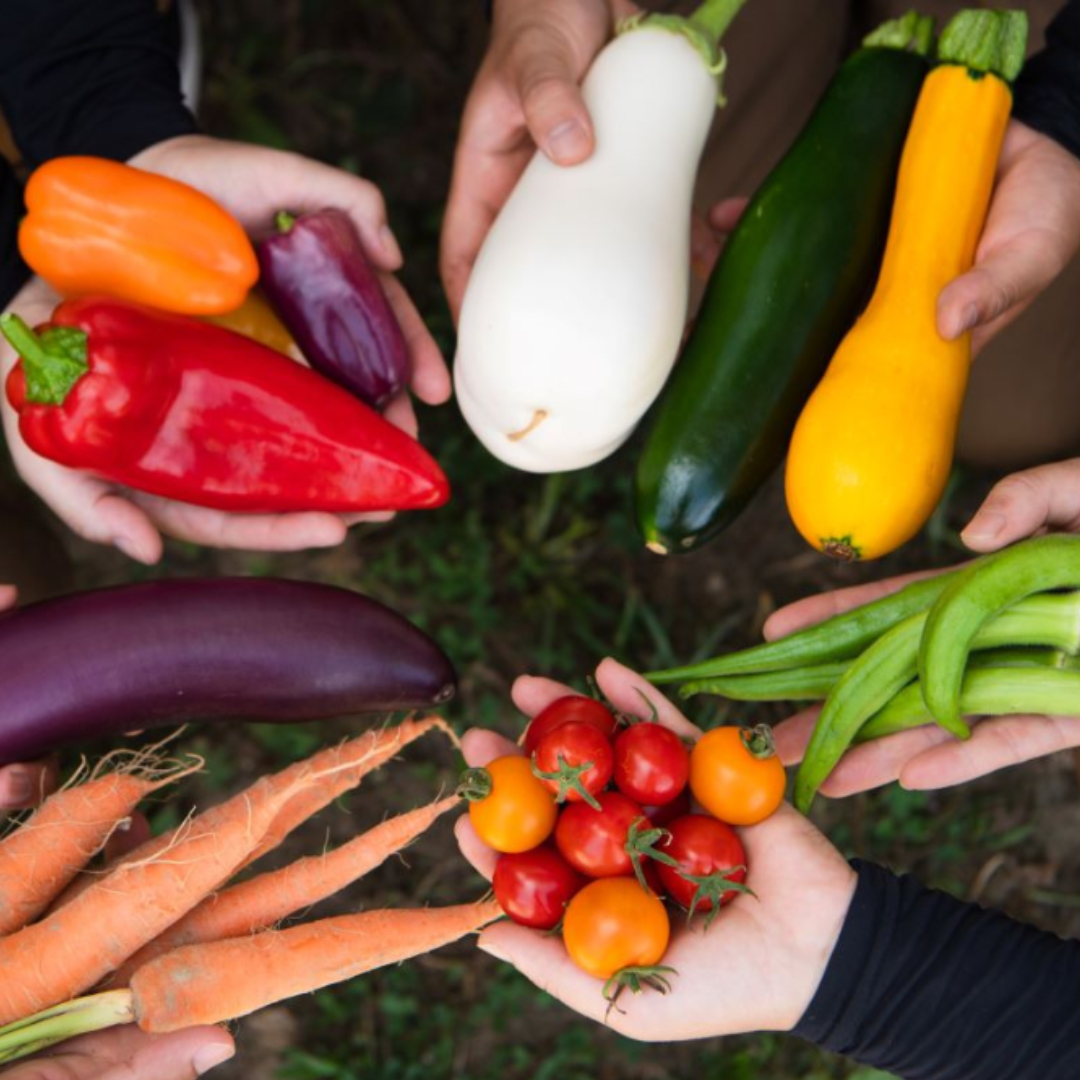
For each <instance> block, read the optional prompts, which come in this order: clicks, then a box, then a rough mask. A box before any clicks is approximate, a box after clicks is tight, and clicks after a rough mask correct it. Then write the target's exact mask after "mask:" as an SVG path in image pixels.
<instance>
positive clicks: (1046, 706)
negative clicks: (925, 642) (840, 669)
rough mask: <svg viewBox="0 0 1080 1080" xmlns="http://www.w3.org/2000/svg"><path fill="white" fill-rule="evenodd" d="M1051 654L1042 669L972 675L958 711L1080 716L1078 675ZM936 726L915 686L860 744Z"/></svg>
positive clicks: (872, 723)
mask: <svg viewBox="0 0 1080 1080" xmlns="http://www.w3.org/2000/svg"><path fill="white" fill-rule="evenodd" d="M1047 652H1048V658H1047V664H1045V665H1041V666H1036V665H1034V664H1032V665H1031V666H1026V667H1014V666H1008V667H997V668H994V667H989V668H983V667H977V668H973V669H971V670H970V671H968V673H967V674H966V675H965V676H964V682H963V687H962V690H961V693H960V708H961V709H962V710H963V712H964V713H966V714H968V715H970V716H1011V715H1023V714H1025V713H1033V714H1039V715H1048V716H1080V671H1077V670H1076V669H1075V668H1069V667H1065V668H1063V667H1059V666H1056V663H1055V662H1054V661H1053V660H1052V659H1051V658H1052V657H1054V656H1055V654H1054V653H1053V651H1052V650H1048V651H1047ZM1056 656H1058V657H1060V656H1061V654H1060V653H1057V654H1056ZM932 720H933V717H932V716H931V715H930V712H929V710H928V709H927V707H926V702H925V701H924V700H923V695H922V687H921V686H920V685H919V683H918V682H913V683H912V684H911V685H910V686H906V687H904V689H903V690H901V691H900V693H898V694H897V695H896V696H895V697H894V698H893V699H892V701H890V702H889V703H888V704H887V705H886V706H885V707H884V708H882V709H880V710H879V711H878V712H877V713H876V714H875V715H874V716H872V717H871V718H870V719H869V720H868V721H867V722H866V724H865V725H864V726H863V728H862V730H861V731H860V732H859V734H858V738H857V741H858V742H868V741H869V740H871V739H881V738H884V737H885V736H886V735H893V734H895V733H896V732H898V731H908V730H909V729H911V728H916V727H922V726H923V725H924V724H928V723H931V722H932Z"/></svg>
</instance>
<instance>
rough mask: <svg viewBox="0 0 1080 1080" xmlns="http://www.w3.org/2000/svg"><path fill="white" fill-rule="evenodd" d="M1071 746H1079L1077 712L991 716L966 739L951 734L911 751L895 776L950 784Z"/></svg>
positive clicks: (907, 781) (906, 783)
mask: <svg viewBox="0 0 1080 1080" xmlns="http://www.w3.org/2000/svg"><path fill="white" fill-rule="evenodd" d="M1075 746H1080V719H1077V718H1076V717H1063V716H1000V717H994V718H992V719H988V720H983V721H981V722H980V723H979V724H977V725H976V727H975V729H974V731H973V732H972V735H971V738H970V739H966V740H963V741H960V740H951V741H949V742H945V743H943V744H942V745H940V746H936V747H934V748H933V749H931V750H927V751H926V752H925V753H922V754H919V755H917V756H915V757H913V758H912V759H911V760H910V761H908V762H907V764H906V765H904V767H903V768H902V769H901V770H900V774H899V780H900V783H901V785H902V786H903V787H905V788H908V789H909V790H911V791H924V790H928V789H931V788H942V787H951V786H952V785H954V784H962V783H965V782H966V781H968V780H973V779H975V778H976V777H978V776H986V775H987V774H988V773H992V772H996V771H997V770H998V769H1004V768H1007V767H1008V766H1010V765H1018V764H1020V763H1021V762H1023V761H1032V760H1033V759H1035V758H1038V757H1043V756H1045V755H1046V754H1053V753H1056V752H1057V751H1059V750H1067V749H1070V748H1072V747H1075Z"/></svg>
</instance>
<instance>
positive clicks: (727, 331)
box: [635, 13, 932, 554]
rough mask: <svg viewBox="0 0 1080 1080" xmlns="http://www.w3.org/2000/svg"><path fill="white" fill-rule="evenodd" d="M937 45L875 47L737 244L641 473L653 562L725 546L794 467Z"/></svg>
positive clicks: (881, 42)
mask: <svg viewBox="0 0 1080 1080" xmlns="http://www.w3.org/2000/svg"><path fill="white" fill-rule="evenodd" d="M931 37H932V22H931V20H929V19H927V18H925V17H923V16H918V15H916V14H914V13H912V14H910V15H908V16H906V17H905V18H904V19H900V20H896V21H894V22H892V23H887V24H886V25H885V26H883V27H881V28H880V29H879V30H878V31H877V32H875V34H872V35H871V36H870V37H869V38H867V40H866V43H865V44H864V46H863V47H862V48H860V49H859V50H858V51H856V52H855V53H854V54H853V55H852V56H850V57H849V58H848V59H847V60H846V61H845V62H844V64H843V65H842V66H841V68H840V70H839V71H838V72H837V74H836V75H835V77H834V78H833V80H832V82H831V83H830V85H829V87H828V88H827V89H826V91H825V94H824V96H823V97H822V99H821V100H820V102H819V103H818V105H817V108H816V109H815V111H814V113H813V115H812V116H811V118H810V120H809V122H808V123H807V126H806V127H805V128H804V129H803V131H802V133H801V134H800V135H799V137H798V139H797V140H796V142H795V143H794V145H793V146H792V147H791V149H790V150H789V151H788V153H787V155H786V156H785V157H784V158H783V160H781V162H780V164H779V165H777V167H776V168H775V169H774V170H773V172H772V173H771V174H770V175H769V177H768V178H767V179H766V180H765V182H764V183H763V184H762V186H761V188H760V189H759V190H758V192H757V194H756V195H755V196H754V198H753V199H752V201H751V202H750V204H749V206H748V207H747V208H746V211H745V212H744V213H743V215H742V218H741V220H740V221H739V224H738V226H737V227H736V229H735V231H734V232H733V233H732V235H731V237H730V238H729V240H728V242H727V245H726V247H725V250H724V253H723V255H722V256H721V258H720V260H719V262H718V263H717V265H716V268H715V269H714V270H713V273H712V276H711V277H710V279H709V284H708V288H707V290H706V293H705V296H704V298H703V300H702V304H701V308H700V310H699V312H698V315H697V320H696V322H695V325H694V329H693V331H692V333H691V335H690V338H689V341H688V342H687V345H686V348H685V351H684V353H683V356H682V358H681V359H680V361H679V363H678V365H677V366H676V368H675V371H674V374H673V375H672V378H671V380H670V382H669V384H668V386H667V388H666V390H665V391H664V394H663V395H662V397H661V399H660V402H659V404H658V406H657V411H656V412H655V419H654V421H653V422H652V426H651V429H650V431H649V435H648V437H647V440H646V444H645V448H644V450H643V452H642V456H641V459H640V461H639V464H638V470H637V481H636V488H635V499H636V507H637V519H638V526H639V528H640V530H641V533H642V535H643V537H644V539H645V542H646V544H647V545H648V546H649V547H650V548H651V549H652V550H653V551H656V552H658V553H660V554H666V553H668V552H685V551H690V550H692V549H693V548H696V547H698V546H700V545H701V544H703V543H704V542H705V541H706V540H708V539H710V538H711V537H713V536H715V535H716V534H717V533H718V532H719V531H720V530H721V529H723V528H724V527H725V526H726V525H727V524H729V523H730V522H731V521H732V520H733V519H734V518H735V516H736V515H737V514H738V513H739V512H740V511H741V510H742V508H743V507H744V506H745V505H746V503H747V502H748V501H749V499H750V498H751V496H752V495H753V494H754V493H755V492H756V491H757V489H758V488H759V487H760V486H761V484H762V483H764V481H765V480H766V479H767V478H768V476H769V474H770V473H771V472H772V471H773V470H774V469H775V468H776V466H777V465H779V464H780V462H781V460H782V459H783V457H784V454H785V453H786V451H787V445H788V441H789V439H790V437H791V432H792V429H793V428H794V426H795V421H796V420H797V419H798V416H799V412H800V410H801V409H802V407H803V405H804V404H805V402H806V400H807V398H808V397H809V396H810V394H811V392H812V391H813V389H814V387H815V385H816V384H817V382H818V380H819V379H820V377H821V375H822V373H823V372H824V370H825V367H826V365H827V364H828V362H829V359H830V358H831V357H832V355H833V353H834V351H835V350H836V347H837V346H838V345H839V344H840V341H841V339H842V338H843V336H844V334H845V333H846V332H847V330H848V329H849V328H850V327H851V325H852V323H853V322H854V321H855V318H856V316H857V315H858V313H859V310H860V309H861V307H862V304H863V303H864V302H865V300H866V297H867V295H868V293H869V290H870V287H871V286H872V285H873V283H874V279H875V277H876V274H877V268H878V264H879V263H880V260H881V253H882V250H883V247H884V243H885V236H886V232H887V230H888V225H889V213H890V209H891V203H892V195H893V188H894V186H895V180H896V171H897V167H898V165H899V161H900V152H901V150H902V148H903V145H904V137H905V135H906V133H907V130H908V126H909V123H910V121H911V116H912V113H913V111H914V108H915V102H916V99H917V98H918V95H919V89H920V87H921V85H922V81H923V78H924V77H925V75H926V73H927V71H928V70H929V67H928V63H927V61H926V59H925V53H926V52H927V51H928V50H929V46H930V39H931Z"/></svg>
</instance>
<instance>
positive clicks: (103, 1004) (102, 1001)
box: [0, 990, 135, 1064]
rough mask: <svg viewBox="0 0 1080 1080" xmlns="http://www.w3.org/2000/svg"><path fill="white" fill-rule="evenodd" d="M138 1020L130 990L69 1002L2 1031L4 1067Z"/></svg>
mask: <svg viewBox="0 0 1080 1080" xmlns="http://www.w3.org/2000/svg"><path fill="white" fill-rule="evenodd" d="M134 1019H135V1005H134V999H133V998H132V995H131V991H130V990H110V991H108V992H107V993H104V994H92V995H90V996H89V997H83V998H76V999H75V1000H74V1001H65V1002H64V1003H63V1004H61V1005H55V1006H53V1007H52V1008H50V1009H44V1010H43V1011H42V1012H39V1013H34V1015H33V1016H27V1017H25V1018H24V1019H22V1020H16V1021H15V1022H14V1023H11V1024H8V1025H6V1026H5V1027H2V1028H0V1064H7V1063H8V1062H10V1061H18V1060H19V1058H23V1057H27V1056H28V1055H30V1054H36V1053H37V1052H38V1051H39V1050H44V1049H46V1048H47V1047H49V1046H55V1045H56V1043H60V1042H64V1041H65V1040H67V1039H73V1038H74V1037H75V1036H76V1035H86V1034H88V1033H90V1032H92V1031H103V1030H104V1029H105V1028H110V1027H115V1026H116V1025H118V1024H130V1023H132V1021H134Z"/></svg>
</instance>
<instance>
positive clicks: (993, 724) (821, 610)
mask: <svg viewBox="0 0 1080 1080" xmlns="http://www.w3.org/2000/svg"><path fill="white" fill-rule="evenodd" d="M1051 531H1055V532H1072V533H1075V532H1080V459H1073V460H1071V461H1063V462H1058V463H1056V464H1052V465H1040V466H1038V467H1037V468H1034V469H1026V470H1024V471H1023V472H1018V473H1013V474H1012V475H1011V476H1007V477H1006V478H1005V479H1004V480H1002V481H1001V482H1000V483H998V484H997V485H995V487H994V488H993V489H992V490H991V492H990V494H989V495H988V496H987V497H986V499H984V500H983V503H982V505H981V506H980V507H979V509H978V510H977V511H976V512H975V515H974V517H972V519H971V521H970V522H968V524H967V526H966V527H965V528H964V530H963V531H962V532H961V534H960V535H961V537H962V539H963V541H964V543H965V544H966V545H967V546H968V547H969V548H971V549H972V550H973V551H978V552H989V551H997V550H998V549H1000V548H1003V547H1005V546H1006V545H1008V544H1012V543H1015V542H1016V541H1018V540H1023V539H1025V538H1027V537H1029V536H1039V535H1042V534H1043V533H1046V532H1051ZM932 572H933V571H931V573H932ZM925 576H926V574H908V575H906V576H904V577H898V578H890V579H888V580H886V581H875V582H871V583H870V584H868V585H858V586H855V587H853V588H849V589H841V590H839V591H837V592H831V593H822V594H821V595H819V596H810V597H807V598H806V599H804V600H800V601H798V602H797V603H794V604H789V605H788V606H787V607H784V608H781V609H780V610H779V611H777V612H775V613H774V614H773V615H772V616H771V617H770V618H769V619H768V621H767V622H766V623H765V627H764V634H765V637H766V638H767V639H768V640H770V641H771V640H774V639H775V638H779V637H786V636H787V635H788V634H791V633H794V632H795V631H796V630H801V629H802V628H803V627H805V626H812V625H814V624H815V623H818V622H821V621H823V620H824V619H827V618H829V617H831V616H833V615H837V614H840V613H841V612H844V611H848V610H850V609H851V608H854V607H858V606H860V605H862V604H868V603H870V602H871V601H872V600H877V599H879V598H880V597H882V596H885V595H887V594H888V593H891V592H895V591H896V590H897V589H899V588H901V587H902V586H903V585H906V584H907V583H908V582H909V581H912V580H914V579H915V578H918V577H925ZM817 712H818V710H817V709H816V708H812V709H806V710H804V711H802V712H800V713H799V714H797V715H796V716H794V717H792V718H791V719H790V720H787V721H785V722H784V723H782V724H779V725H778V726H777V727H776V729H775V735H776V745H777V751H778V753H779V754H780V757H781V759H782V760H783V762H784V764H785V765H791V764H794V763H795V762H797V761H799V760H800V759H801V757H802V753H803V750H804V749H805V747H806V743H807V740H808V739H809V738H810V732H811V731H812V730H813V725H814V721H815V719H816V717H817ZM1078 746H1080V720H1077V719H1076V718H1075V717H1061V716H1000V717H992V718H988V719H985V720H982V721H980V722H979V723H978V724H976V725H975V727H974V728H973V730H972V736H971V738H970V739H968V740H966V741H963V742H960V741H957V740H956V739H953V738H952V737H951V736H950V735H949V734H948V732H946V731H945V730H944V729H942V728H940V727H938V726H937V725H936V724H929V725H927V726H925V727H921V728H917V729H915V730H913V731H905V732H901V733H899V734H896V735H890V736H888V737H887V738H884V739H877V740H875V741H873V742H869V743H865V744H863V745H862V746H857V747H855V748H854V749H852V750H850V751H849V752H848V753H847V754H845V756H844V758H843V760H842V761H841V762H840V764H839V765H838V766H837V767H836V769H835V770H834V771H833V773H832V774H831V775H830V776H829V778H828V780H826V781H825V783H824V785H823V786H822V789H821V790H822V793H823V794H824V795H828V796H833V797H839V796H844V795H851V794H853V793H855V792H857V791H866V790H868V789H869V788H875V787H880V786H881V785H882V784H888V783H892V782H893V781H894V780H898V781H899V782H900V785H901V786H902V787H905V788H909V789H911V790H925V789H931V788H942V787H950V786H951V785H953V784H961V783H964V782H965V781H967V780H973V779H975V778H976V777H979V776H985V775H986V774H987V773H991V772H995V771H996V770H997V769H1002V768H1006V767H1007V766H1009V765H1017V764H1019V763H1020V762H1023V761H1031V760H1033V759H1034V758H1038V757H1044V756H1046V755H1047V754H1053V753H1057V752H1058V751H1060V750H1068V749H1072V748H1074V747H1078Z"/></svg>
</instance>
